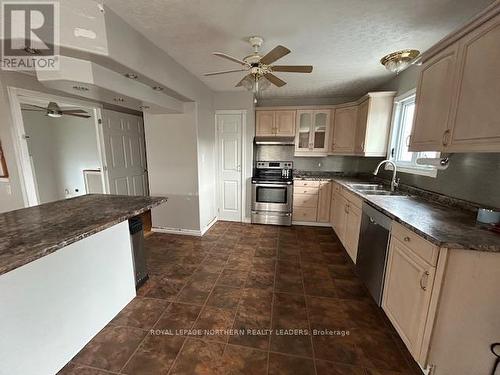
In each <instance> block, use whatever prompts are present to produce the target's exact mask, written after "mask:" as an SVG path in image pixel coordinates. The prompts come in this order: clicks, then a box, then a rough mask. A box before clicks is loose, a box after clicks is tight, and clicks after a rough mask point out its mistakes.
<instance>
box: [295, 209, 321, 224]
mask: <svg viewBox="0 0 500 375" xmlns="http://www.w3.org/2000/svg"><path fill="white" fill-rule="evenodd" d="M316 215H317V211H316V208H307V207H297V208H295V207H294V208H293V220H295V221H313V222H315V221H316Z"/></svg>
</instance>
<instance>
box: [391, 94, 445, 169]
mask: <svg viewBox="0 0 500 375" xmlns="http://www.w3.org/2000/svg"><path fill="white" fill-rule="evenodd" d="M414 113H415V90H411V91H409V92H407V93H405V94H403V95H401V96H398V97H397V98H396V99H395V100H394V114H393V121H392V133H391V142H390V147H389V155H388V159H390V160H392V161H394V162H395V163H396V165H397V167H398V170H400V171H402V172H407V173H413V174H419V175H424V176H431V177H436V175H437V169H436V168H435V167H432V166H427V165H420V164H417V159H420V158H437V157H439V153H438V152H411V151H408V146H409V144H410V134H411V129H412V125H413V114H414Z"/></svg>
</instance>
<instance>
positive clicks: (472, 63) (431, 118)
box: [409, 9, 500, 152]
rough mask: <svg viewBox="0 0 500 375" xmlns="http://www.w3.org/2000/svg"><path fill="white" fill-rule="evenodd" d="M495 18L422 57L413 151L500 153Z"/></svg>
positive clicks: (499, 52) (499, 32)
mask: <svg viewBox="0 0 500 375" xmlns="http://www.w3.org/2000/svg"><path fill="white" fill-rule="evenodd" d="M492 12H496V13H493V14H492V16H489V17H488V16H486V15H485V16H483V18H482V19H484V21H482V23H481V22H479V21H477V22H474V23H472V24H471V25H467V26H466V28H465V29H464V30H461V31H458V32H457V33H456V35H458V36H460V38H459V39H453V40H452V42H451V44H450V42H448V41H447V40H445V42H443V43H448V44H449V45H446V46H443V48H444V49H443V50H442V51H440V52H438V53H436V54H435V55H433V56H432V57H427V56H424V57H422V60H423V65H422V71H421V73H420V78H419V81H418V85H417V97H416V113H415V122H414V126H413V130H412V136H411V139H410V148H409V149H410V151H443V152H499V151H500V106H499V105H498V98H499V95H500V64H499V63H498V62H499V61H500V48H499V47H498V46H499V40H500V14H498V9H496V10H492ZM462 35H463V36H462ZM439 47H440V45H437V46H435V47H433V48H432V49H434V50H436V49H437V50H439ZM432 49H431V50H432Z"/></svg>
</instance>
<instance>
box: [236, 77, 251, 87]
mask: <svg viewBox="0 0 500 375" xmlns="http://www.w3.org/2000/svg"><path fill="white" fill-rule="evenodd" d="M247 79H253V76H252V74H247V75H246V76H244V77H243V78H242V80H241V81H239V82H238V83H237V84H236V86H235V87H240V86H243V82H244V81H246V80H247Z"/></svg>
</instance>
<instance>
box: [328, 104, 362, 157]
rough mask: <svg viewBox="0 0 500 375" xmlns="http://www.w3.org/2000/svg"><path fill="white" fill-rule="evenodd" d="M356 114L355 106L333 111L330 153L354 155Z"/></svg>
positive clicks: (356, 108)
mask: <svg viewBox="0 0 500 375" xmlns="http://www.w3.org/2000/svg"><path fill="white" fill-rule="evenodd" d="M357 114H358V106H357V105H354V106H349V107H343V108H337V109H335V113H334V121H333V135H332V138H331V147H330V151H331V152H332V153H334V154H349V153H351V154H352V153H354V141H355V136H356V120H357Z"/></svg>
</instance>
